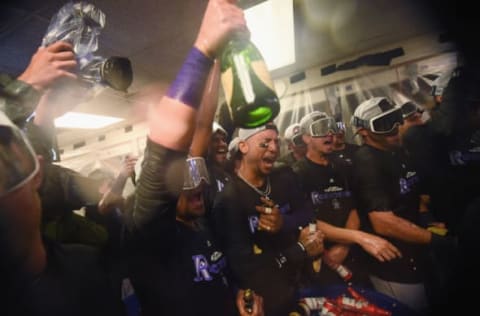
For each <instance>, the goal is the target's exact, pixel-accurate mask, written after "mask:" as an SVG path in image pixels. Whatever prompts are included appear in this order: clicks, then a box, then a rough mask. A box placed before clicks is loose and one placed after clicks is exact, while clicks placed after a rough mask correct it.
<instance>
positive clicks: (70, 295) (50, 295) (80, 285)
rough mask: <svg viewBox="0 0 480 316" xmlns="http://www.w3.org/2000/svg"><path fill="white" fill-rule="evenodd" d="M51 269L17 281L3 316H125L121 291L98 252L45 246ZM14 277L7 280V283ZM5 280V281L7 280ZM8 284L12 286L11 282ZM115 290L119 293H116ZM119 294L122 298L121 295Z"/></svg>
mask: <svg viewBox="0 0 480 316" xmlns="http://www.w3.org/2000/svg"><path fill="white" fill-rule="evenodd" d="M44 244H45V246H46V250H47V267H46V269H45V270H44V271H43V272H42V273H41V275H39V276H37V277H36V278H35V279H34V280H31V281H28V282H27V283H24V282H19V281H14V283H13V285H11V286H9V287H8V293H6V295H7V296H6V297H5V296H3V295H2V296H3V297H2V299H3V298H5V299H6V303H7V305H6V306H7V308H6V309H5V305H4V304H2V315H4V313H5V310H6V315H12V316H20V315H29V316H31V315H51V316H55V315H58V316H64V315H72V316H77V315H78V316H85V315H89V316H90V315H92V316H93V315H98V316H119V315H125V311H124V309H123V306H122V303H121V300H120V288H118V289H112V288H111V283H110V280H109V277H108V275H107V272H106V271H105V270H104V268H103V263H102V261H101V257H100V256H99V255H98V252H97V250H95V249H94V248H90V247H88V246H84V245H60V244H57V243H54V242H50V241H47V240H46V241H45V242H44ZM9 277H12V276H11V275H10V276H7V279H8V278H9ZM4 280H5V279H4ZM7 284H8V282H7ZM114 290H115V291H114ZM117 293H118V295H117Z"/></svg>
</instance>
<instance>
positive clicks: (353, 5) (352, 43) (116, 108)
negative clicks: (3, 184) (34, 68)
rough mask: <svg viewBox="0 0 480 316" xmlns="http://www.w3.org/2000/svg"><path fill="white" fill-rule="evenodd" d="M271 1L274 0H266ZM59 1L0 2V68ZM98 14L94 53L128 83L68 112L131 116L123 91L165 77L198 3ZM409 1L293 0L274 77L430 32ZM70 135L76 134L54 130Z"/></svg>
mask: <svg viewBox="0 0 480 316" xmlns="http://www.w3.org/2000/svg"><path fill="white" fill-rule="evenodd" d="M273 1H276V0H273ZM65 2H66V1H60V0H42V1H39V0H17V1H7V2H5V1H3V4H2V5H0V71H1V72H7V73H10V74H13V75H18V74H20V73H21V72H22V70H23V69H24V68H25V67H26V65H27V64H28V62H29V59H30V57H31V55H32V54H33V53H34V52H35V50H36V49H37V47H38V46H39V45H40V43H41V40H42V37H43V35H44V33H45V31H46V29H47V26H48V24H49V21H50V18H51V17H52V16H53V15H54V14H55V13H56V12H57V11H58V9H59V8H60V7H61V6H62V5H63V4H64V3H65ZM89 2H90V3H92V4H94V5H96V6H97V7H98V8H100V9H101V10H102V11H103V12H104V13H105V14H106V25H105V28H104V30H103V31H102V33H101V36H100V43H99V47H100V48H99V51H98V53H99V54H100V55H102V56H112V55H116V56H126V57H128V58H129V59H130V60H131V61H132V66H133V70H134V82H133V84H132V86H131V87H130V88H129V91H128V95H127V97H126V95H125V94H123V93H119V92H115V91H113V90H111V89H106V90H105V91H103V92H102V93H100V95H99V97H98V98H96V99H95V100H93V101H91V102H89V103H87V104H82V105H80V106H78V108H77V109H76V111H83V112H88V113H94V114H110V115H112V113H114V115H115V116H121V117H123V118H126V119H127V122H128V121H131V120H132V119H133V117H134V116H132V113H131V111H132V109H131V103H130V102H128V96H131V95H132V94H136V93H138V92H139V91H141V90H142V89H143V88H145V87H146V86H148V85H150V84H152V83H154V82H159V83H160V86H161V87H162V88H164V87H165V86H166V85H167V83H168V82H170V81H171V80H172V78H173V77H174V75H175V74H176V72H177V70H178V69H179V67H180V65H181V63H182V62H183V59H184V57H185V55H186V53H187V52H188V50H189V48H190V47H191V45H192V43H193V41H194V39H195V36H196V32H197V30H198V27H199V25H200V21H201V17H202V12H203V11H204V9H205V7H206V4H207V1H206V0H136V1H131V0H92V1H89ZM417 2H418V1H413V0H408V1H407V0H403V1H401V0H294V20H295V37H296V40H295V50H296V59H297V62H296V63H295V64H294V65H291V66H288V67H284V68H281V69H278V70H275V71H274V72H272V76H273V77H274V78H278V77H280V76H285V75H289V74H294V73H295V72H298V71H303V70H305V69H306V68H308V67H311V66H315V65H324V64H328V63H330V62H333V61H335V60H338V59H342V58H346V57H349V56H351V55H353V54H358V53H361V52H362V51H367V50H371V49H372V48H375V47H379V46H384V45H388V44H390V43H394V42H397V41H401V40H405V39H408V38H412V37H414V36H417V35H423V34H426V33H431V32H432V31H436V30H438V28H439V27H438V25H439V23H438V22H437V21H436V20H435V19H433V18H432V15H431V14H429V11H428V10H426V9H427V7H426V6H419V5H418V4H416V3H417ZM61 132H64V133H67V132H70V133H78V131H61Z"/></svg>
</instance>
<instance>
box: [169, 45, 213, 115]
mask: <svg viewBox="0 0 480 316" xmlns="http://www.w3.org/2000/svg"><path fill="white" fill-rule="evenodd" d="M212 65H213V61H212V60H211V59H210V58H208V57H207V56H205V55H204V54H203V53H202V52H201V51H199V50H198V49H197V48H196V47H193V48H192V49H191V50H190V52H189V53H188V56H187V58H186V59H185V62H184V63H183V66H182V68H181V69H180V71H179V72H178V74H177V77H176V78H175V81H174V82H173V83H172V84H171V85H170V88H169V89H168V92H167V96H169V97H170V98H172V99H175V100H179V101H181V102H182V103H185V104H186V105H188V106H191V107H192V108H195V109H198V107H199V106H200V102H201V99H202V94H203V88H204V87H205V82H206V80H207V76H208V73H209V72H210V68H211V67H212Z"/></svg>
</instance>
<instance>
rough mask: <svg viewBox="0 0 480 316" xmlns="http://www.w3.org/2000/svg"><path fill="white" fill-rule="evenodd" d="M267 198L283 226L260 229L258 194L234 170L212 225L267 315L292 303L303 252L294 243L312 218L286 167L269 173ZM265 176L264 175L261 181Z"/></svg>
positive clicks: (237, 277)
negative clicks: (271, 230)
mask: <svg viewBox="0 0 480 316" xmlns="http://www.w3.org/2000/svg"><path fill="white" fill-rule="evenodd" d="M269 179H270V183H271V194H270V195H269V198H270V199H272V200H273V201H274V202H275V203H276V204H278V205H279V208H280V211H281V212H282V214H283V217H284V226H283V227H282V229H281V230H280V231H279V232H277V233H276V234H271V233H268V232H265V231H259V230H258V229H257V227H258V217H259V213H258V212H257V210H256V209H255V206H261V205H262V204H263V203H262V202H261V200H260V197H261V196H260V194H259V193H258V192H257V191H255V190H254V189H253V188H251V187H250V186H249V185H248V184H246V183H245V182H244V181H243V180H242V179H240V178H239V177H237V176H234V177H233V178H232V180H231V181H230V182H229V183H228V184H227V186H226V187H225V189H224V191H223V192H221V193H219V195H218V196H217V199H216V201H215V206H214V210H213V217H214V219H215V229H216V231H217V233H218V234H219V237H220V238H219V240H221V241H222V249H224V250H225V252H226V254H227V258H228V261H229V266H230V268H231V270H232V273H233V277H234V280H235V281H236V282H237V283H238V285H239V286H240V287H241V288H251V289H253V290H255V291H256V292H258V293H259V294H260V295H262V296H263V298H264V307H265V311H266V314H267V315H285V314H286V312H287V311H288V310H289V308H290V306H291V304H293V303H294V299H295V290H296V279H297V277H298V273H299V271H300V268H301V265H302V264H303V262H304V260H305V257H306V254H305V252H304V251H303V250H302V249H301V248H300V246H299V245H298V244H297V240H298V227H299V226H305V225H307V224H308V222H309V221H310V220H311V219H312V218H313V212H312V210H311V208H309V207H308V206H307V205H306V204H305V201H304V199H303V195H302V193H301V192H300V190H299V185H298V182H297V180H296V177H295V175H294V173H293V172H292V170H291V169H290V168H289V167H284V168H280V169H278V170H275V171H273V172H272V174H270V175H269ZM265 182H266V181H265Z"/></svg>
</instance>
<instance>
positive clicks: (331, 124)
mask: <svg viewBox="0 0 480 316" xmlns="http://www.w3.org/2000/svg"><path fill="white" fill-rule="evenodd" d="M308 129H309V134H310V135H311V136H312V137H323V136H327V135H328V134H329V133H332V134H337V133H338V132H339V130H338V127H337V123H336V122H335V120H334V119H333V118H331V117H324V118H321V119H319V120H316V121H313V122H312V123H311V124H310V126H309V128H308Z"/></svg>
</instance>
